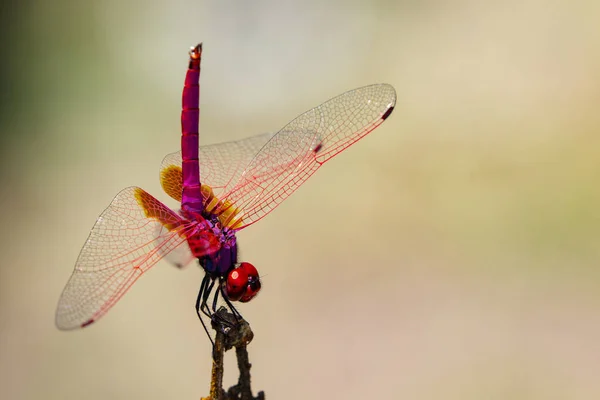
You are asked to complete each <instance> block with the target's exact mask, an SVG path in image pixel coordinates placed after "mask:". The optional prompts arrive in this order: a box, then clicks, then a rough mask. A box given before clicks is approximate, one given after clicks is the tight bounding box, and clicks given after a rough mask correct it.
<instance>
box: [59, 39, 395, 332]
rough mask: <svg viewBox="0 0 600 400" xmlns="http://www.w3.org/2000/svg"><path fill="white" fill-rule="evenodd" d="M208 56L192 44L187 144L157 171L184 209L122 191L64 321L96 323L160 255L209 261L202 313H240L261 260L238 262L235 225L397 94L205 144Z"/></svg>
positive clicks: (343, 145) (73, 289) (390, 91)
mask: <svg viewBox="0 0 600 400" xmlns="http://www.w3.org/2000/svg"><path fill="white" fill-rule="evenodd" d="M201 56H202V45H201V44H199V45H198V46H196V47H195V48H192V50H191V51H190V61H189V66H188V70H187V74H186V77H185V84H184V88H183V96H182V103H183V107H182V112H181V133H182V134H181V151H180V152H177V153H172V154H169V155H167V156H166V157H165V159H164V160H163V163H162V168H161V172H160V178H161V184H162V187H163V189H164V191H165V192H166V193H167V194H168V195H169V196H171V197H172V198H174V199H175V200H177V201H180V202H181V209H180V210H179V211H173V210H171V209H170V208H168V207H167V206H165V205H164V204H163V203H162V202H160V201H159V200H157V199H156V198H154V197H153V196H152V195H150V194H149V193H147V192H146V191H144V190H143V189H140V188H138V187H129V188H126V189H124V190H122V191H121V192H120V193H119V194H117V196H116V197H115V198H114V199H113V201H112V202H111V203H110V205H109V206H108V208H107V209H106V210H104V212H103V213H102V214H101V215H100V217H99V218H98V220H97V221H96V224H95V225H94V227H93V228H92V230H91V232H90V235H89V237H88V239H87V240H86V242H85V244H84V245H83V248H82V249H81V253H80V254H79V257H78V259H77V262H76V263H75V270H74V271H73V274H72V275H71V278H70V279H69V281H68V283H67V285H66V287H65V289H64V291H63V292H62V295H61V297H60V300H59V303H58V308H57V311H56V325H57V326H58V328H59V329H63V330H67V329H75V328H83V327H86V326H88V325H90V324H92V323H93V322H95V321H97V320H98V319H99V318H100V317H102V316H103V315H104V314H106V312H108V310H109V309H110V308H111V307H112V306H114V305H115V303H116V302H117V301H118V300H119V299H120V298H121V297H122V296H123V295H124V294H125V293H126V292H127V290H129V288H130V287H131V286H132V285H133V284H134V282H135V281H137V280H138V278H139V277H140V276H142V275H143V274H144V273H145V272H146V271H148V269H150V267H152V266H153V265H154V264H156V263H157V262H158V261H160V260H161V259H162V258H166V259H169V260H171V261H172V262H174V263H176V264H177V265H179V266H184V265H186V264H188V263H189V262H191V261H193V260H194V259H197V260H198V261H199V263H200V266H201V267H202V268H203V269H204V271H205V276H204V279H203V280H202V283H201V284H200V291H199V293H198V297H197V300H196V312H197V314H198V317H199V318H200V320H202V317H201V313H203V314H205V315H207V316H209V317H210V316H211V315H213V313H214V312H215V310H216V304H217V299H218V296H219V294H220V295H221V297H222V298H223V299H224V301H225V302H226V303H227V305H228V306H229V308H230V309H231V310H232V312H234V314H237V315H238V316H239V313H237V311H236V310H235V308H234V307H233V305H232V304H231V302H232V301H240V302H248V301H250V300H251V299H252V298H253V297H254V296H256V294H257V293H258V292H259V290H260V288H261V283H260V277H259V274H258V272H257V270H256V268H255V267H254V266H253V265H252V264H250V263H247V262H239V260H238V254H237V249H238V247H237V240H236V236H235V235H236V232H237V231H239V230H241V229H244V228H246V227H248V226H250V225H252V224H253V223H255V222H257V221H258V220H260V219H262V218H263V217H264V216H266V215H267V214H268V213H270V212H271V211H273V210H274V209H275V208H276V207H277V206H278V205H279V204H280V203H281V202H282V201H284V200H285V199H286V198H287V197H288V196H289V195H291V194H292V193H293V192H294V191H295V190H296V189H297V188H298V187H300V186H301V185H302V184H303V183H304V182H305V181H306V180H307V179H308V178H309V177H310V176H311V175H312V174H314V173H315V172H316V171H317V170H318V169H319V168H320V167H321V166H322V165H323V164H324V163H325V162H327V161H328V160H330V159H331V158H333V157H334V156H335V155H336V154H339V153H340V152H342V151H343V150H345V149H347V148H348V147H350V146H351V145H352V144H354V143H356V142H357V141H358V140H360V139H361V138H363V137H364V136H366V135H367V134H368V133H369V132H371V131H373V130H374V129H375V128H377V127H378V126H379V125H381V124H382V123H383V121H385V120H386V119H387V118H388V117H389V116H390V114H391V113H392V111H393V109H394V105H395V102H396V92H395V90H394V88H393V87H392V86H390V85H387V84H377V85H370V86H365V87H362V88H358V89H355V90H351V91H349V92H346V93H344V94H342V95H340V96H337V97H334V98H332V99H330V100H328V101H326V102H325V103H323V104H321V105H320V106H317V107H315V108H313V109H311V110H309V111H307V112H305V113H304V114H302V115H300V116H298V117H297V118H296V119H294V120H293V121H291V122H290V123H289V124H287V125H286V126H285V127H283V128H282V129H281V130H280V131H279V132H277V133H276V134H274V135H273V134H263V135H258V136H254V137H250V138H248V139H244V140H239V141H233V142H227V143H220V144H216V145H209V146H202V147H199V144H198V122H199V114H200V111H199V94H200V87H199V80H200V60H201ZM215 284H216V285H217V286H216V288H215ZM213 289H216V290H214V297H213V301H212V307H210V306H209V305H208V302H209V298H210V295H211V293H212V292H213ZM203 324H204V322H203ZM205 329H206V327H205Z"/></svg>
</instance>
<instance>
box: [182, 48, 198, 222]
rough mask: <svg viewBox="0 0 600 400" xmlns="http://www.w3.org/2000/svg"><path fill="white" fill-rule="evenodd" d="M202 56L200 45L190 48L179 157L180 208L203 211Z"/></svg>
mask: <svg viewBox="0 0 600 400" xmlns="http://www.w3.org/2000/svg"><path fill="white" fill-rule="evenodd" d="M201 56H202V44H199V45H198V46H196V47H195V48H193V49H192V50H191V51H190V63H189V66H188V70H187V73H186V75H185V83H184V86H183V94H182V98H181V103H182V110H181V157H182V159H183V163H182V170H183V188H182V192H181V208H183V209H186V210H189V211H195V212H202V193H201V191H200V165H199V163H198V145H199V143H198V124H199V119H200V108H199V104H200V60H201Z"/></svg>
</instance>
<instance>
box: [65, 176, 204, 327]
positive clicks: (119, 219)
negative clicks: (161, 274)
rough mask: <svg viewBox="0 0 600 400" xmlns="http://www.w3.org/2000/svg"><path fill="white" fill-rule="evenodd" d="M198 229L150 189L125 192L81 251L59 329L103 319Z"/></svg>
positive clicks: (93, 231)
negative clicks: (132, 287) (130, 290)
mask: <svg viewBox="0 0 600 400" xmlns="http://www.w3.org/2000/svg"><path fill="white" fill-rule="evenodd" d="M198 230H199V226H198V224H197V223H195V222H194V223H192V222H189V221H187V220H184V219H183V218H181V217H180V216H179V215H177V213H175V212H174V211H172V210H170V209H169V208H168V207H166V206H165V205H164V204H162V203H161V202H160V201H158V200H157V199H155V198H154V197H152V196H151V195H150V194H148V193H147V192H145V191H144V190H142V189H140V188H137V187H130V188H127V189H124V190H122V191H121V192H120V193H119V194H118V195H117V196H116V197H115V198H114V199H113V201H112V202H111V204H110V205H109V206H108V208H107V209H106V210H104V212H103V213H102V214H101V215H100V217H99V218H98V220H97V221H96V224H95V225H94V227H93V228H92V230H91V232H90V235H89V237H88V239H87V240H86V242H85V244H84V246H83V248H82V249H81V253H80V254H79V258H78V259H77V262H76V264H75V270H74V271H73V274H72V275H71V278H70V279H69V282H68V283H67V286H66V287H65V289H64V291H63V293H62V295H61V298H60V300H59V303H58V308H57V310H56V325H57V326H58V328H60V329H74V328H78V327H84V326H87V325H89V324H91V323H92V322H94V321H96V320H98V319H99V318H100V317H102V316H103V315H104V314H105V313H106V312H107V311H108V310H109V309H110V308H111V307H112V306H113V305H114V304H115V303H116V302H117V301H118V300H119V299H120V298H121V297H122V296H123V295H124V294H125V292H126V291H127V290H128V289H129V288H130V287H131V285H133V283H134V282H135V281H136V280H137V279H138V278H139V277H140V276H141V275H142V274H143V273H144V272H146V271H147V270H148V269H149V268H150V267H152V266H153V265H154V264H156V263H157V262H158V261H159V260H160V259H161V258H162V257H163V256H164V255H165V254H167V253H169V252H170V251H172V250H173V249H175V248H177V247H178V246H187V244H186V237H187V235H189V234H191V233H192V232H193V233H194V234H196V235H197V234H198ZM204 234H206V235H209V233H208V232H206V233H204ZM209 239H210V238H207V243H209V242H210V240H209ZM209 250H211V249H207V252H208V251H209Z"/></svg>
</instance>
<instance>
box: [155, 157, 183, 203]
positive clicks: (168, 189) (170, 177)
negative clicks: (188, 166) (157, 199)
mask: <svg viewBox="0 0 600 400" xmlns="http://www.w3.org/2000/svg"><path fill="white" fill-rule="evenodd" d="M160 184H161V185H162V188H163V190H164V191H165V193H166V194H168V195H169V196H171V197H172V198H173V199H175V200H177V201H181V192H182V190H183V178H182V171H181V167H178V166H176V165H169V166H168V167H166V168H163V170H162V171H160Z"/></svg>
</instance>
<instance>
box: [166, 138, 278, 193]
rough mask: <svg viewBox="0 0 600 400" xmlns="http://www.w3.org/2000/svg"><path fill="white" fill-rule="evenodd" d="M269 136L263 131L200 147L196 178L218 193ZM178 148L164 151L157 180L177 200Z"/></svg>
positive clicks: (237, 175) (179, 159)
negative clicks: (240, 138)
mask: <svg viewBox="0 0 600 400" xmlns="http://www.w3.org/2000/svg"><path fill="white" fill-rule="evenodd" d="M271 137H273V134H272V133H263V134H261V135H257V136H252V137H249V138H246V139H242V140H237V141H232V142H225V143H218V144H213V145H208V146H201V147H200V154H199V156H198V158H199V160H200V166H201V167H200V169H201V171H200V180H201V182H202V184H203V185H208V186H210V187H211V188H212V190H213V192H214V194H215V196H217V197H219V196H220V194H221V192H222V190H223V188H224V187H225V186H227V185H229V184H230V183H231V180H232V179H234V180H237V178H238V177H239V176H240V175H241V174H242V172H243V171H244V168H245V167H246V166H247V165H248V164H249V163H250V161H251V160H252V158H254V156H255V155H256V153H258V152H259V150H260V149H261V148H262V147H263V146H264V145H265V143H267V142H268V141H269V139H271ZM181 161H182V160H181V151H178V152H175V153H171V154H168V155H167V156H166V157H165V158H164V159H163V161H162V165H161V173H160V181H161V184H162V186H163V189H164V191H165V192H166V193H167V194H168V195H169V196H171V197H172V198H174V199H175V200H177V201H181Z"/></svg>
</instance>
